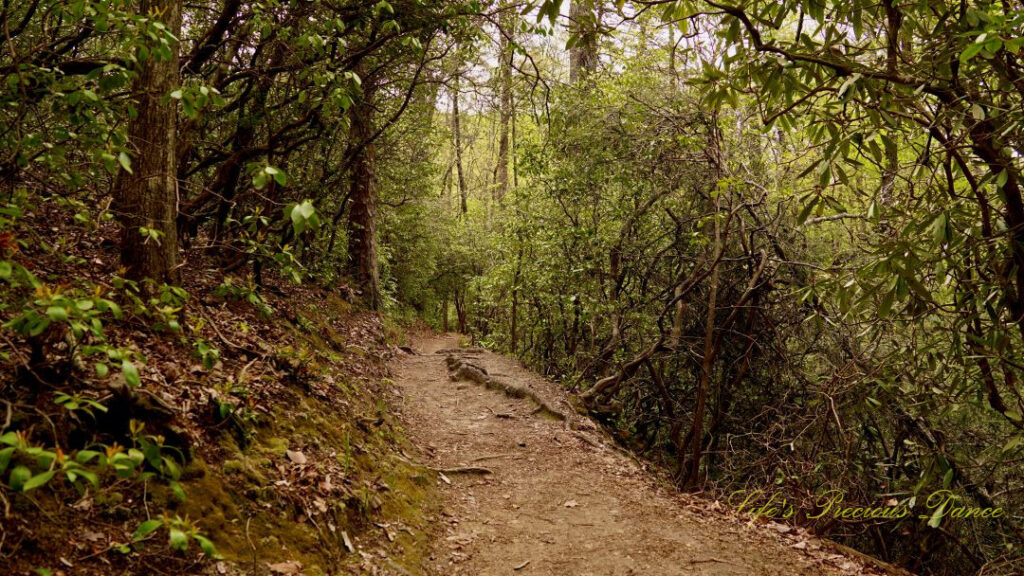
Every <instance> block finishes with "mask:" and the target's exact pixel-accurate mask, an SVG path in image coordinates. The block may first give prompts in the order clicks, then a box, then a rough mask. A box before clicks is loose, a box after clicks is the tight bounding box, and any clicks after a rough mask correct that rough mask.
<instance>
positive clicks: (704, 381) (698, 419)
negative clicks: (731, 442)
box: [683, 199, 723, 487]
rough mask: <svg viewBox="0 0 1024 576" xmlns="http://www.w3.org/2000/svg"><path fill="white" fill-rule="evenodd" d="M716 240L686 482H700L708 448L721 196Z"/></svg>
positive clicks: (720, 245) (714, 350) (693, 483)
mask: <svg viewBox="0 0 1024 576" xmlns="http://www.w3.org/2000/svg"><path fill="white" fill-rule="evenodd" d="M715 204H716V207H715V208H716V209H715V222H714V227H715V244H714V250H715V252H714V256H713V257H712V260H711V262H712V264H711V266H712V268H711V277H710V278H709V279H708V285H709V292H708V313H707V319H706V320H705V324H704V357H703V358H702V359H701V363H700V377H699V378H698V380H697V391H696V398H695V399H694V405H695V406H694V409H693V428H692V429H691V431H690V438H691V442H692V447H691V452H690V466H689V468H688V469H687V471H686V477H685V478H684V482H683V484H684V486H687V487H699V486H700V460H701V456H702V454H703V448H704V407H705V406H706V404H707V397H708V388H709V387H710V384H711V371H712V370H714V367H715V355H716V353H717V351H718V349H717V347H716V346H715V308H716V307H717V306H718V261H719V259H720V258H721V254H722V250H723V246H722V233H721V229H720V226H719V224H718V200H717V199H716V201H715Z"/></svg>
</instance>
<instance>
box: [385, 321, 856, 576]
mask: <svg viewBox="0 0 1024 576" xmlns="http://www.w3.org/2000/svg"><path fill="white" fill-rule="evenodd" d="M457 340H458V338H457V336H455V335H443V336H430V337H423V338H421V339H419V340H417V341H416V342H414V346H413V349H414V351H415V354H413V355H409V356H404V357H402V358H400V359H398V360H396V361H395V364H394V366H393V372H394V375H395V382H396V384H397V385H398V388H399V390H401V392H402V394H403V396H404V401H403V404H404V405H403V407H402V414H403V420H404V421H405V426H406V430H407V432H408V434H409V435H410V437H411V438H410V439H411V440H412V443H413V444H414V445H415V446H416V447H417V449H418V453H417V454H415V455H414V456H413V457H414V458H416V459H417V460H418V461H420V462H422V463H424V464H427V465H429V466H431V467H434V468H436V469H439V470H446V469H455V468H459V467H485V468H487V469H488V470H489V471H491V472H492V474H481V473H479V472H480V471H477V472H474V473H448V474H444V475H443V476H442V477H441V480H442V481H443V482H442V487H443V488H442V491H443V493H444V495H445V501H444V504H443V508H442V513H441V517H440V518H438V519H437V520H438V521H439V522H441V524H442V525H443V529H439V530H438V533H439V535H438V537H437V541H436V542H435V543H434V545H433V548H432V554H431V556H430V560H429V562H428V565H426V566H423V567H422V572H423V573H424V574H430V575H438V576H440V575H442V574H444V575H452V574H462V575H467V576H491V575H500V574H538V575H539V574H544V575H558V576H588V575H593V576H598V575H601V576H605V575H608V576H611V575H614V576H625V575H637V576H640V575H643V576H658V575H679V574H707V575H715V576H717V575H741V574H742V575H796V574H800V575H812V574H813V575H818V574H843V573H845V574H865V573H872V572H871V571H870V570H867V569H865V568H864V567H863V566H861V565H860V564H859V563H858V562H855V561H853V560H850V559H847V558H845V557H843V556H840V555H838V554H834V553H830V552H829V551H827V550H826V549H825V548H819V546H820V544H818V543H815V542H813V541H811V542H809V543H808V542H804V544H802V545H800V544H798V545H797V547H798V548H804V550H797V549H794V548H793V547H792V546H791V544H792V542H786V541H785V540H784V539H783V538H782V537H781V536H779V535H777V534H773V533H771V532H772V531H771V529H770V528H768V527H763V526H761V527H755V528H752V529H748V528H746V527H745V526H744V525H743V523H742V522H741V521H740V520H738V519H736V518H729V517H726V516H725V514H726V513H725V512H724V511H721V510H719V511H711V510H708V508H709V507H712V508H714V507H716V506H715V505H714V504H713V503H712V502H710V501H707V500H701V499H697V498H692V497H688V496H685V495H682V494H679V493H676V492H675V491H672V490H669V489H666V488H662V487H659V486H658V485H656V483H655V482H654V480H653V478H652V476H651V475H650V474H648V473H647V472H645V471H643V470H642V469H641V467H640V466H639V465H638V464H637V463H636V462H634V461H633V460H632V459H631V458H629V457H628V456H627V455H625V454H623V453H622V452H620V451H619V450H616V449H615V448H613V447H611V446H610V445H609V443H608V441H607V440H606V439H605V438H604V437H603V436H602V435H601V434H600V433H599V432H598V431H597V429H596V427H595V426H594V424H593V423H592V422H591V421H590V420H588V419H585V418H581V417H579V416H576V415H570V419H571V422H572V425H570V424H569V423H568V422H562V421H558V420H555V419H553V418H549V417H545V416H543V415H541V414H538V413H536V408H537V406H536V404H535V403H533V402H531V401H530V400H526V399H515V398H511V397H509V396H507V395H505V394H503V393H502V392H500V391H496V390H490V389H486V388H485V387H484V386H481V385H478V384H476V383H473V382H469V381H463V380H460V381H453V380H452V379H451V378H450V377H449V371H448V368H447V366H446V363H445V360H446V356H447V354H446V353H445V352H444V350H446V349H451V348H455V347H456V346H457ZM439 350H440V351H442V352H441V353H438V351H439ZM471 350H472V351H471V352H459V353H458V354H457V355H458V356H459V357H461V358H464V359H467V361H469V362H472V363H473V364H475V365H476V366H482V367H484V368H485V369H486V370H487V372H488V373H489V374H490V375H491V376H492V377H494V378H496V379H499V380H501V381H502V382H507V383H510V384H513V385H515V386H519V387H523V388H526V389H529V390H530V391H532V392H534V393H536V394H537V395H538V396H540V397H541V398H543V399H545V400H546V401H547V402H548V403H549V405H550V406H552V407H555V408H556V409H557V410H560V411H563V412H566V413H567V414H568V413H569V412H570V411H571V410H570V407H569V406H568V404H567V403H566V397H565V394H564V393H563V392H562V391H561V390H559V387H558V386H557V385H555V384H553V383H551V382H548V381H546V380H544V379H543V378H540V377H539V376H537V375H536V374H533V373H531V372H529V371H527V370H525V369H523V368H521V367H520V366H519V365H518V363H517V362H515V361H514V360H512V359H510V358H506V357H504V356H499V355H496V354H492V353H489V352H484V351H481V350H479V349H471ZM775 526H776V527H778V525H775ZM779 528H781V527H779ZM782 530H785V529H784V528H782Z"/></svg>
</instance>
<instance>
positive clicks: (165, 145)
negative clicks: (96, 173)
mask: <svg viewBox="0 0 1024 576" xmlns="http://www.w3.org/2000/svg"><path fill="white" fill-rule="evenodd" d="M141 13H142V14H144V15H150V14H159V15H160V18H161V19H162V21H163V22H164V25H166V26H167V28H168V31H169V32H170V33H171V34H173V35H174V36H175V37H178V36H180V34H181V2H180V0H143V2H142V6H141ZM156 53H157V51H156V50H154V51H152V52H151V53H150V56H149V58H146V59H145V60H143V61H142V62H141V64H140V67H139V75H138V77H137V78H136V79H135V81H134V83H133V89H134V92H135V93H136V94H137V104H136V109H137V111H138V114H137V116H136V117H135V118H133V119H132V120H131V121H130V122H129V124H128V142H129V145H130V146H131V147H132V148H133V152H134V154H133V158H132V172H131V173H126V174H122V175H121V177H120V178H118V182H117V186H116V188H115V191H114V197H115V199H116V202H117V210H118V212H119V215H120V222H121V264H122V265H124V267H125V268H126V269H127V275H128V278H131V279H133V280H142V279H150V280H153V281H154V282H157V283H164V282H166V283H171V284H177V283H179V282H180V280H181V275H180V273H179V270H178V229H177V224H176V221H177V216H178V179H177V172H178V170H177V150H176V139H177V128H176V126H175V121H176V108H177V106H176V103H175V102H174V101H173V100H171V101H170V102H167V101H166V99H167V97H168V95H169V94H170V93H171V92H173V91H174V90H176V89H177V88H178V86H180V84H181V78H180V74H179V72H178V66H179V65H178V60H179V57H178V44H177V43H173V44H171V47H170V57H169V58H167V59H163V60H158V59H157V56H156Z"/></svg>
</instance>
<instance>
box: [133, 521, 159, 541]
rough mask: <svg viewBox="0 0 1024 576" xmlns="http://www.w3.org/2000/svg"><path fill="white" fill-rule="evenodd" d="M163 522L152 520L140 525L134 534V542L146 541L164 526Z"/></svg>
mask: <svg viewBox="0 0 1024 576" xmlns="http://www.w3.org/2000/svg"><path fill="white" fill-rule="evenodd" d="M163 525H164V523H163V520H158V519H151V520H146V521H145V522H143V523H141V524H139V526H138V528H136V529H135V532H132V540H134V541H135V542H138V541H141V540H145V539H146V537H148V536H149V535H150V534H152V533H153V532H155V531H156V529H157V528H159V527H161V526H163Z"/></svg>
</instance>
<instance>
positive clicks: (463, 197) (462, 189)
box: [452, 74, 469, 215]
mask: <svg viewBox="0 0 1024 576" xmlns="http://www.w3.org/2000/svg"><path fill="white" fill-rule="evenodd" d="M452 137H453V138H454V139H455V171H456V174H457V175H458V181H459V199H460V203H459V208H460V210H461V211H462V214H463V215H465V214H466V211H467V206H466V204H467V201H468V197H469V192H468V191H467V190H466V176H465V174H464V173H463V171H462V126H461V121H460V120H459V75H458V74H456V75H455V79H454V81H453V82H452Z"/></svg>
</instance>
